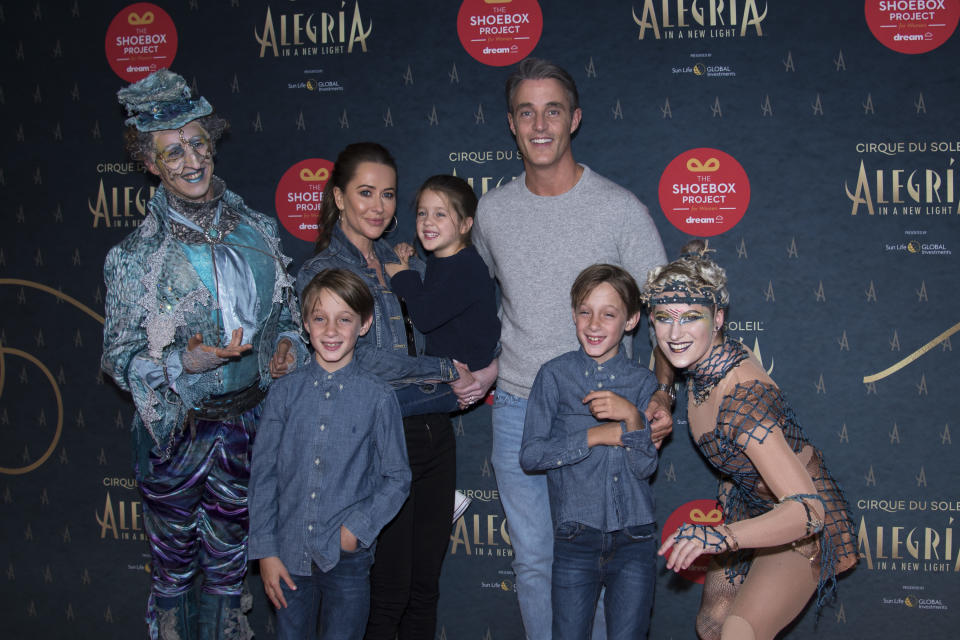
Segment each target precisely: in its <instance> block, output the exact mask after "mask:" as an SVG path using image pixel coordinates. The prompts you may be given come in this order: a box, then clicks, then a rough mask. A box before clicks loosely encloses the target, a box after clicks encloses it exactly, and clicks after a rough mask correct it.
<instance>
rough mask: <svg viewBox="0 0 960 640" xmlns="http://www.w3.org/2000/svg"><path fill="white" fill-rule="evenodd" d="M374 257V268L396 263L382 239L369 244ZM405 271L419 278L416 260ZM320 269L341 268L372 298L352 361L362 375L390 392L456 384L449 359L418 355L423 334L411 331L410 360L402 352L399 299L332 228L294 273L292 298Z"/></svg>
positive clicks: (404, 340)
mask: <svg viewBox="0 0 960 640" xmlns="http://www.w3.org/2000/svg"><path fill="white" fill-rule="evenodd" d="M373 249H374V252H375V253H376V254H377V259H378V260H379V261H380V264H382V265H383V264H390V263H397V262H399V261H400V260H399V259H398V258H397V254H396V253H394V251H393V248H391V246H390V244H389V243H388V242H387V241H386V240H383V239H380V240H377V241H375V242H374V243H373ZM410 266H411V267H412V268H414V269H416V270H418V271H419V272H420V275H421V276H422V275H423V271H424V267H425V265H424V264H423V262H422V261H421V260H419V259H417V258H415V257H414V258H411V260H410ZM324 269H347V270H349V271H352V272H354V273H355V274H357V275H358V276H360V279H361V280H363V281H364V282H365V283H366V284H367V287H368V288H369V289H370V293H372V294H373V302H374V305H373V307H374V308H373V324H372V325H371V326H370V330H369V331H368V332H367V334H366V335H364V336H360V338H359V339H358V340H357V351H356V354H357V360H358V361H359V363H360V364H361V366H363V367H364V368H365V369H367V370H368V371H372V372H373V373H375V374H377V375H378V376H380V377H381V378H383V379H384V380H387V381H388V382H390V384H391V385H392V386H393V387H399V386H403V385H405V384H409V383H421V382H425V381H428V380H430V381H437V380H440V381H443V382H449V381H451V380H456V379H457V377H458V374H457V372H456V369H455V368H454V366H453V363H452V362H451V361H450V359H449V358H436V357H432V356H424V355H423V350H424V339H423V335H422V334H421V333H420V332H419V331H417V330H416V329H415V328H413V327H411V329H412V330H413V336H414V345H415V347H416V353H417V356H418V357H416V358H413V357H411V356H410V355H409V354H408V351H407V329H406V323H405V322H404V319H403V312H402V311H401V309H400V300H399V299H398V298H397V295H396V294H395V293H394V292H393V290H392V289H391V288H390V287H389V277H387V276H386V275H385V276H384V277H386V278H387V285H388V286H386V287H385V286H383V285H382V284H380V280H379V279H378V278H377V274H376V272H375V271H374V270H373V269H371V268H369V267H368V266H367V261H366V259H364V257H363V255H362V254H361V253H360V251H359V250H358V249H357V248H356V247H355V246H353V243H352V242H350V240H348V239H347V237H346V236H345V235H344V234H343V231H341V230H340V225H336V226H335V227H334V230H333V234H332V235H331V237H330V244H329V245H328V246H327V248H326V249H324V250H323V251H321V252H320V253H318V254H317V255H315V256H313V257H312V258H310V259H309V260H307V261H306V262H305V263H304V264H303V266H302V267H300V271H299V272H298V273H297V285H296V286H297V295H298V296H300V297H301V298H302V294H303V290H304V289H305V288H306V286H307V285H308V284H310V281H311V280H312V279H313V277H314V276H316V275H317V274H318V273H320V272H321V271H323V270H324Z"/></svg>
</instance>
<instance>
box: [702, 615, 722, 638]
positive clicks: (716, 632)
mask: <svg viewBox="0 0 960 640" xmlns="http://www.w3.org/2000/svg"><path fill="white" fill-rule="evenodd" d="M716 613H717V611H715V610H712V609H706V608H704V607H701V608H700V611H699V612H697V637H698V638H700V640H720V628H721V626H722V625H723V620H722V619H720V618H719V617H718V616H717V615H716Z"/></svg>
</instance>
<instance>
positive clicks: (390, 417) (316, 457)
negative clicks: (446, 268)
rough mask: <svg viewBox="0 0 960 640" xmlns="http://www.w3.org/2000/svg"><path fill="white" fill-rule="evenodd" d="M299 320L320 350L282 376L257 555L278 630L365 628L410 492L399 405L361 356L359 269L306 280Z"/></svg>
mask: <svg viewBox="0 0 960 640" xmlns="http://www.w3.org/2000/svg"><path fill="white" fill-rule="evenodd" d="M302 299H303V307H302V308H303V324H304V328H305V329H306V331H307V333H308V334H309V336H310V344H311V345H313V348H314V350H315V356H314V359H313V361H311V362H310V363H309V364H307V365H303V366H300V367H298V368H297V369H296V370H294V371H293V372H292V373H289V374H287V375H286V376H284V377H282V378H280V379H278V380H276V381H275V382H274V383H273V385H272V386H271V387H270V393H269V395H268V396H267V400H266V403H265V405H264V410H263V416H262V417H261V419H260V428H259V431H258V433H257V440H256V444H255V445H254V449H253V464H252V470H251V476H250V558H251V559H258V558H259V559H260V575H261V577H262V578H263V585H264V590H265V591H266V593H267V596H268V597H269V598H270V601H271V602H273V604H274V606H275V607H276V608H277V637H278V638H280V639H281V640H283V639H286V638H291V639H292V638H298V639H299V638H306V637H312V636H313V633H314V630H315V629H316V626H317V614H318V604H319V602H320V601H321V600H322V601H323V602H322V606H321V607H320V622H321V626H322V630H323V631H322V635H321V638H324V639H325V640H332V639H335V638H336V639H341V638H342V639H344V640H346V639H356V638H360V637H362V636H363V632H364V628H365V627H366V623H367V614H368V612H369V607H370V578H369V575H370V566H371V564H372V563H373V546H374V542H375V540H376V537H377V534H379V533H380V529H382V528H383V526H384V525H385V524H386V523H387V522H389V521H390V520H391V519H392V518H393V516H394V515H396V513H397V511H398V510H399V509H400V506H401V505H402V504H403V502H404V500H406V498H407V494H408V493H409V490H410V466H409V463H408V461H407V450H406V445H405V444H404V436H403V422H402V419H401V417H400V406H399V404H398V403H397V399H396V397H395V395H394V393H393V390H392V389H391V388H390V386H389V385H388V384H387V383H386V382H384V381H382V380H381V379H380V378H378V377H376V376H374V375H373V374H371V373H368V372H367V371H365V370H364V369H361V368H360V366H359V365H358V364H357V363H356V362H354V360H353V353H354V346H355V345H356V342H357V338H358V337H359V336H361V335H363V334H364V333H366V332H367V331H368V330H369V329H370V323H371V322H372V321H373V297H372V296H371V294H370V290H369V289H368V288H367V285H366V284H365V283H364V282H363V281H362V280H361V279H360V278H359V277H358V276H357V275H355V274H353V273H351V272H349V271H346V270H342V269H327V270H325V271H322V272H320V273H319V274H317V276H316V277H314V278H313V280H312V281H311V282H310V283H309V284H308V285H307V286H306V287H305V289H304V291H303V295H302Z"/></svg>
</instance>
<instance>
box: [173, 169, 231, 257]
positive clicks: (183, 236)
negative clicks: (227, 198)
mask: <svg viewBox="0 0 960 640" xmlns="http://www.w3.org/2000/svg"><path fill="white" fill-rule="evenodd" d="M210 190H211V191H212V192H213V197H212V198H210V199H209V200H204V201H203V202H195V201H193V200H185V199H184V198H181V197H179V196H178V195H177V194H175V193H173V192H172V191H171V190H167V206H168V207H169V208H170V209H171V210H173V211H176V212H177V213H179V214H180V215H182V216H183V217H184V218H186V219H187V220H189V221H190V222H192V223H194V224H195V225H197V226H198V227H200V228H201V229H205V230H208V232H207V233H201V232H200V231H197V230H196V229H191V228H190V227H188V226H186V225H184V224H180V223H178V222H177V221H176V220H171V222H172V223H173V224H171V227H170V230H171V233H172V234H173V236H174V237H175V238H176V239H177V240H180V241H181V242H186V243H187V244H201V243H204V242H210V240H211V235H210V233H209V231H213V232H214V233H215V235H214V236H213V237H216V238H218V239H219V238H224V237H226V236H228V235H230V233H231V232H232V231H233V230H234V229H236V228H237V225H238V224H239V223H240V216H239V215H237V213H236V212H234V211H233V210H232V209H231V208H230V207H228V206H225V203H224V202H223V194H224V193H226V191H227V185H226V184H225V183H224V182H223V180H221V179H220V178H218V177H217V176H213V177H212V178H211V179H210ZM218 211H219V215H218Z"/></svg>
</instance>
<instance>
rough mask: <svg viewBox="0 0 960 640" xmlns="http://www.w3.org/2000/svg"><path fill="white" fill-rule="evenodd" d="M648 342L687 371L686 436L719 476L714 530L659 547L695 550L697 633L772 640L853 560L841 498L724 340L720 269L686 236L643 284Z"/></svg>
mask: <svg viewBox="0 0 960 640" xmlns="http://www.w3.org/2000/svg"><path fill="white" fill-rule="evenodd" d="M644 295H645V298H646V300H647V304H648V306H649V308H650V322H651V325H652V326H654V329H655V332H656V336H657V342H658V343H659V345H660V348H661V349H662V350H663V352H664V353H665V354H666V355H667V358H669V359H670V362H671V363H672V364H673V366H675V367H677V368H678V369H682V370H684V371H685V373H686V376H687V392H688V400H689V403H688V419H689V424H690V435H691V436H692V438H693V440H694V442H695V443H696V445H697V448H698V449H699V450H700V451H701V452H702V453H703V455H704V456H705V457H706V458H707V460H708V461H709V462H710V463H711V464H712V465H713V466H714V467H715V468H716V469H717V470H718V471H719V472H720V475H721V481H720V487H719V490H718V496H717V499H718V502H719V503H720V506H721V508H722V509H723V516H724V523H723V524H721V525H719V526H716V527H711V526H702V525H689V524H685V525H683V526H682V527H680V528H679V529H677V531H676V532H675V533H674V534H673V535H671V536H670V537H669V538H668V539H667V540H666V542H664V544H663V546H662V547H661V548H660V551H659V553H660V555H667V554H669V557H668V559H667V568H668V569H673V570H674V571H681V570H684V569H686V568H688V567H689V566H690V565H691V564H692V563H693V562H694V560H696V559H697V558H698V557H699V556H700V555H703V554H715V557H714V558H712V559H711V562H710V565H709V568H708V570H707V575H706V580H705V584H704V590H703V599H702V601H701V604H700V611H699V613H698V615H697V633H698V634H699V636H700V637H701V638H704V639H710V638H721V639H722V640H731V639H737V640H739V639H744V640H755V639H756V640H759V639H764V638H773V637H774V636H775V635H776V634H777V632H779V631H780V630H781V629H783V628H784V627H785V626H786V625H787V624H788V623H789V622H790V621H791V620H793V619H794V618H796V617H797V615H799V614H800V612H801V611H802V610H803V608H804V606H805V605H806V604H807V602H808V601H809V599H810V596H811V595H813V593H814V592H815V591H816V592H817V604H818V605H821V604H822V603H823V602H824V599H825V598H826V597H828V596H829V595H831V594H832V593H833V592H834V591H835V589H836V576H837V574H839V573H841V572H842V571H846V570H847V569H849V568H850V567H852V566H853V565H854V564H855V563H856V557H857V555H856V536H855V534H854V527H853V522H852V521H851V520H850V515H849V507H848V505H847V501H846V498H845V497H844V495H843V491H842V490H841V489H840V487H839V486H838V485H837V483H836V481H835V480H834V479H833V477H832V476H831V475H830V472H829V471H828V470H827V468H826V466H825V465H824V461H823V456H822V455H821V452H820V450H819V449H817V448H816V447H814V446H813V445H812V444H811V443H810V441H809V440H808V439H807V437H806V434H805V433H804V432H803V429H801V427H800V425H799V424H798V423H797V420H796V418H795V416H794V414H793V410H792V409H791V408H790V406H789V405H788V404H787V403H786V401H785V400H784V397H783V395H782V394H781V391H780V389H779V388H778V387H777V385H776V384H775V383H774V382H773V380H772V379H771V378H770V377H769V376H768V375H767V373H766V372H765V371H764V370H763V367H762V365H761V364H760V363H759V362H758V361H757V360H756V359H755V358H754V357H753V356H752V355H751V354H750V352H749V351H748V350H747V348H746V347H744V346H743V345H742V344H741V343H739V342H737V341H734V340H731V339H726V340H725V339H724V337H723V332H722V327H723V319H724V315H725V313H726V309H727V306H728V303H729V294H728V293H727V289H726V273H725V272H724V270H723V269H721V268H720V267H719V266H717V265H716V264H715V263H714V262H713V261H712V260H711V259H710V258H709V257H707V250H706V246H705V244H704V243H703V242H701V241H694V242H693V243H690V244H688V245H687V247H685V248H684V253H683V255H682V256H681V257H680V259H678V260H676V261H674V262H671V263H670V264H668V265H666V266H664V267H658V268H656V269H654V270H652V271H651V272H650V274H649V276H648V278H647V283H646V286H645V287H644Z"/></svg>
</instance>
